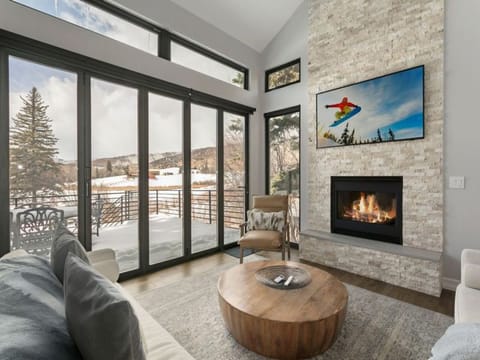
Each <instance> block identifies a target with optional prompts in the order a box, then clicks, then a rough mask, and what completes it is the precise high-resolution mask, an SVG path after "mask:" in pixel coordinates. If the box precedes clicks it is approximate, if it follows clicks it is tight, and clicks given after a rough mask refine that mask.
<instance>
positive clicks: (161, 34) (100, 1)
mask: <svg viewBox="0 0 480 360" xmlns="http://www.w3.org/2000/svg"><path fill="white" fill-rule="evenodd" d="M10 1H12V2H13V3H15V4H17V5H20V6H25V7H28V8H30V9H32V10H35V11H38V12H41V13H42V14H45V13H44V12H42V11H40V10H37V9H35V8H33V7H30V6H28V5H23V4H21V3H18V2H16V1H14V0H10ZM81 1H83V2H85V3H87V4H90V5H93V6H95V7H97V8H99V9H101V10H104V11H106V12H108V13H110V14H112V15H115V16H118V17H119V18H121V19H123V20H125V21H128V22H130V23H132V24H134V25H137V26H139V27H141V28H143V29H145V30H148V31H151V32H154V33H156V34H157V36H158V54H157V56H158V57H161V58H162V59H165V60H168V61H171V56H170V55H171V42H172V41H175V42H177V43H179V44H180V45H182V46H185V47H187V48H188V49H190V50H192V51H195V52H198V53H200V54H202V55H204V56H206V57H208V58H210V59H212V60H215V61H217V62H219V63H221V64H223V65H225V66H228V67H230V68H232V69H235V70H237V71H238V72H241V73H242V74H243V79H244V81H243V89H244V90H249V86H250V84H249V70H248V68H247V67H245V66H242V65H240V64H238V63H236V62H234V61H232V60H230V59H227V58H226V57H224V56H222V55H220V54H218V53H216V52H213V51H211V50H208V49H206V48H204V47H202V46H200V45H198V44H196V43H194V42H192V41H190V40H188V39H186V38H184V37H182V36H179V35H177V34H174V33H172V32H170V31H168V30H166V29H164V28H162V27H160V26H158V25H155V24H153V23H151V22H149V21H147V20H145V19H142V18H140V17H138V16H136V15H134V14H132V13H130V12H129V11H127V10H124V9H122V8H120V7H118V6H116V5H114V4H112V3H108V2H106V1H104V0H81ZM47 15H48V14H47ZM59 19H60V20H62V19H61V18H59ZM63 21H65V20H63ZM99 34H100V33H99ZM100 35H102V34H100ZM127 45H128V44H127ZM140 51H141V50H140ZM194 71H195V70H194ZM202 74H203V73H202ZM204 75H206V74H204ZM206 76H210V75H206ZM210 77H211V76H210ZM227 84H228V82H227ZM231 85H233V86H235V85H234V84H231Z"/></svg>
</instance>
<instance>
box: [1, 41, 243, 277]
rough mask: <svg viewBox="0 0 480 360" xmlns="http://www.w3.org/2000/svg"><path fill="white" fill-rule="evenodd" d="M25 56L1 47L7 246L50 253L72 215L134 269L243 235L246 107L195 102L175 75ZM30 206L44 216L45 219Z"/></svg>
mask: <svg viewBox="0 0 480 360" xmlns="http://www.w3.org/2000/svg"><path fill="white" fill-rule="evenodd" d="M0 41H1V37H0ZM32 52H33V51H32ZM14 54H15V55H17V53H14ZM22 56H25V58H23V57H20V56H14V55H13V54H10V52H9V50H6V49H5V48H3V47H2V46H0V72H1V73H2V74H8V76H7V78H8V86H6V85H7V83H6V82H3V79H5V76H2V77H1V78H0V85H1V87H0V88H1V89H3V90H2V91H1V92H0V115H1V118H0V125H1V128H2V129H5V130H2V132H1V134H4V137H3V139H4V140H3V141H2V142H0V148H1V149H2V153H0V168H2V169H3V168H8V170H9V171H8V175H7V174H6V172H3V176H4V179H5V180H4V181H2V182H0V198H1V199H3V200H2V201H1V202H0V210H1V211H3V212H4V213H6V214H8V215H9V218H8V219H7V217H6V216H2V217H1V218H0V225H1V226H0V230H1V231H4V232H3V233H2V234H4V235H5V234H6V233H7V231H8V235H9V236H8V239H5V240H2V239H0V245H1V248H0V251H1V252H2V254H3V253H6V252H7V251H9V250H12V249H20V248H23V249H25V250H27V251H28V252H30V253H32V254H38V255H41V256H45V257H47V256H49V252H50V248H51V242H52V239H53V236H54V233H55V230H56V229H57V228H58V227H59V226H61V225H65V226H66V227H67V228H68V229H69V230H70V231H72V232H73V233H75V234H78V236H79V240H80V241H81V242H82V244H84V246H85V247H86V249H87V250H98V249H102V248H111V249H113V250H114V251H115V252H116V256H117V260H118V262H119V265H120V271H121V273H122V274H125V275H123V276H131V275H135V274H139V273H142V272H146V271H148V270H151V269H153V268H160V267H162V266H166V265H170V264H172V263H176V262H181V261H185V260H188V259H191V258H193V257H196V256H201V255H203V254H204V253H205V252H212V251H215V250H220V249H222V248H223V246H224V245H227V246H228V245H233V243H235V242H236V241H237V240H238V239H239V230H238V226H239V224H240V223H242V222H243V221H244V218H245V203H246V199H247V197H248V196H247V194H248V192H247V188H248V182H247V178H248V177H247V173H246V166H247V162H248V161H247V153H246V149H247V146H246V141H247V140H246V139H247V138H248V133H247V128H248V126H247V123H248V117H247V115H246V112H243V113H242V112H241V110H238V111H240V113H239V114H236V113H234V111H237V109H236V108H234V107H233V108H231V107H229V103H225V104H218V103H214V104H213V105H211V106H206V105H205V104H210V98H208V97H206V99H207V101H202V102H199V104H194V103H192V102H193V100H192V97H193V96H191V94H190V93H188V94H187V93H185V94H174V93H172V92H171V91H169V90H171V89H166V90H165V91H164V92H162V90H161V87H162V85H164V84H157V86H152V87H148V86H147V85H146V84H145V82H143V81H144V79H143V78H142V79H140V80H138V79H137V80H138V81H136V79H135V77H134V76H133V75H132V74H130V75H131V76H132V78H131V79H127V78H121V77H120V76H114V75H112V74H111V73H107V72H105V73H103V72H101V73H100V72H99V71H98V70H97V69H92V68H88V69H85V68H83V66H84V64H83V63H82V65H78V63H74V64H73V65H71V66H72V67H70V66H67V65H66V64H69V63H68V61H63V62H60V61H58V62H57V61H56V60H55V59H50V60H48V59H49V57H48V54H44V55H43V56H42V57H40V56H38V57H37V56H35V54H34V53H32V54H23V53H22ZM92 61H93V60H92ZM87 65H88V64H87ZM105 66H106V65H105ZM114 70H115V69H111V71H112V72H114ZM115 71H116V70H115ZM127 77H128V76H127ZM152 81H154V80H152ZM200 103H201V104H202V105H200ZM7 105H8V106H7ZM226 109H230V111H231V112H229V111H226ZM1 134H0V135H1ZM7 136H8V138H7ZM7 152H8V157H7V156H6V155H5V156H3V155H2V154H6V153H7ZM1 176H2V173H0V177H1ZM2 204H3V205H2ZM2 206H3V208H2ZM7 207H8V212H7V211H6V210H7ZM38 214H40V215H38ZM28 216H30V217H31V218H32V219H33V217H35V219H37V218H38V219H39V221H38V223H37V224H35V228H32V227H31V221H30V223H29V222H27V221H26V220H25V219H26V218H27V217H28ZM7 221H9V222H8V223H7ZM25 224H27V226H28V227H29V228H28V229H26V228H22V226H23V225H25ZM7 225H8V226H7ZM3 238H5V237H3ZM0 255H1V254H0Z"/></svg>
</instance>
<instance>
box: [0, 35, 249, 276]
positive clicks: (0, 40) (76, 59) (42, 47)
mask: <svg viewBox="0 0 480 360" xmlns="http://www.w3.org/2000/svg"><path fill="white" fill-rule="evenodd" d="M9 56H16V57H20V58H22V59H24V60H27V61H32V62H34V63H39V64H43V65H46V66H51V67H56V68H59V69H62V70H65V71H70V72H73V73H75V74H77V101H78V103H77V140H78V143H77V149H78V160H77V161H78V163H79V165H78V180H77V181H78V185H79V188H78V196H79V198H88V194H89V192H90V191H89V187H88V181H89V179H90V178H91V176H90V175H91V174H90V170H91V166H90V160H89V159H90V156H91V136H90V135H91V130H90V124H91V116H90V115H91V113H90V90H91V87H90V79H91V78H98V79H100V80H105V81H109V82H112V83H116V84H119V85H125V86H130V87H134V88H136V89H138V99H139V101H138V114H139V119H138V135H137V136H138V144H137V146H138V156H139V169H140V171H141V174H140V177H139V180H140V181H139V195H140V198H142V196H141V195H142V194H144V193H145V192H146V191H147V190H148V189H147V186H146V179H147V176H148V162H147V161H146V160H145V159H146V158H147V155H148V140H146V141H145V138H146V134H148V124H146V123H145V119H147V120H148V117H145V114H147V113H148V93H149V92H151V93H156V94H159V95H162V96H166V97H171V98H176V99H178V100H182V101H183V104H184V115H183V132H184V145H183V152H184V159H183V161H184V163H185V164H186V165H185V166H186V171H185V172H184V179H183V181H184V184H185V183H187V184H188V183H189V182H190V178H189V176H190V168H189V167H190V157H189V155H190V153H189V151H190V150H189V147H190V141H189V140H188V139H189V137H188V136H186V134H189V133H190V121H191V119H190V106H191V104H192V103H196V104H199V105H204V106H209V107H213V108H215V109H217V111H218V113H221V114H222V118H223V113H224V112H231V113H236V114H239V115H243V116H245V121H246V129H247V131H248V121H249V118H250V114H253V113H254V112H255V108H252V107H250V106H246V105H243V104H239V103H236V102H234V101H231V100H226V99H222V98H220V97H217V96H214V95H210V94H207V93H203V92H200V91H196V90H194V89H189V88H186V87H183V86H181V85H178V84H174V83H170V82H167V81H165V80H161V79H158V78H154V77H152V76H149V75H144V74H141V73H138V72H136V71H133V70H129V69H125V68H122V67H119V66H117V65H113V64H109V63H106V62H103V61H100V60H96V59H93V58H90V57H88V56H85V55H82V54H78V53H75V52H73V51H69V50H65V49H62V48H59V47H55V46H52V45H49V44H46V43H43V42H40V41H38V40H34V39H31V38H28V37H25V36H22V35H19V34H15V33H12V32H9V31H6V30H3V29H0V140H2V141H0V170H1V171H0V184H2V186H0V204H6V205H5V206H0V256H2V255H4V254H6V253H7V252H9V251H10V224H9V208H8V204H9V196H10V194H9V190H8V186H6V187H5V184H7V185H8V184H9V181H10V179H9V168H8V164H9V155H8V154H9V133H10V128H9V116H10V113H9V111H10V109H9V108H10V104H9V101H10V100H9V94H10V88H9V65H8V62H9ZM142 114H143V115H142ZM219 119H220V117H219ZM217 131H218V130H217ZM248 140H249V136H248V133H247V134H246V137H245V147H246V149H248V147H249V142H248ZM187 149H188V151H187ZM247 154H248V153H247ZM217 161H218V160H217ZM248 170H249V169H248V159H247V160H246V167H245V171H246V187H247V190H246V197H247V198H248V187H249V182H248V179H249V175H248ZM142 174H143V175H142ZM218 176H221V177H217V178H220V179H221V178H222V177H223V173H222V172H219V175H218ZM142 180H143V181H142ZM184 191H185V195H186V196H184V213H186V211H187V210H189V209H190V203H189V202H188V201H187V200H185V199H187V198H189V194H188V192H189V188H188V187H185V188H184ZM143 198H145V196H143ZM78 206H79V214H78V216H79V219H80V223H83V227H80V228H79V240H80V241H81V242H82V243H83V245H84V246H85V248H86V249H87V250H91V246H92V244H91V226H90V225H91V223H90V222H91V217H90V215H91V214H90V207H89V206H86V202H84V201H79V205H78ZM142 206H143V207H142ZM139 207H140V208H139V216H140V218H139V252H140V253H139V256H140V257H139V268H138V269H135V270H131V271H127V272H124V273H122V274H120V278H119V280H121V281H123V280H126V279H129V278H133V277H136V276H138V275H142V274H146V273H149V272H153V271H157V270H160V269H163V268H166V267H169V266H172V265H177V264H180V263H184V262H187V261H190V260H192V259H195V258H199V257H202V256H205V255H209V254H213V253H215V252H217V251H221V250H223V249H225V248H229V247H233V246H235V245H236V244H235V243H232V244H228V245H225V244H224V242H223V232H222V233H218V234H217V239H218V246H217V247H215V248H212V249H208V250H205V251H202V252H198V253H195V254H192V253H191V248H190V247H189V246H186V242H187V241H188V240H187V237H188V236H189V231H190V228H191V227H190V224H191V219H190V217H189V216H185V217H184V256H183V257H181V258H176V259H172V260H168V261H165V262H162V263H158V264H153V265H150V264H149V262H148V260H149V259H148V244H149V233H148V231H147V230H148V228H147V227H146V225H145V224H146V221H147V220H146V219H148V216H147V215H148V213H146V210H145V209H146V206H145V205H142V204H140V205H139ZM246 209H247V208H246ZM246 209H245V210H246ZM220 211H223V204H219V205H218V207H217V216H218V214H219V212H220ZM82 219H83V221H82ZM186 236H187V237H186ZM141 239H143V241H142V240H141ZM145 239H146V240H145Z"/></svg>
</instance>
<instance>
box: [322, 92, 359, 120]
mask: <svg viewBox="0 0 480 360" xmlns="http://www.w3.org/2000/svg"><path fill="white" fill-rule="evenodd" d="M325 107H326V108H327V109H328V108H332V107H337V108H339V109H340V111H337V112H336V113H335V117H336V118H337V120H339V119H341V118H342V117H343V116H345V115H347V114H348V113H349V112H350V111H352V108H358V105H355V104H354V103H351V102H349V101H348V98H347V97H346V96H345V97H344V98H343V99H342V102H339V103H338V104H331V105H325Z"/></svg>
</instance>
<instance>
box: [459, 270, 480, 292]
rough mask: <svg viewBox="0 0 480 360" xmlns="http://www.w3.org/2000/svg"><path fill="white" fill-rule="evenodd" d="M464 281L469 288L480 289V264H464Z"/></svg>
mask: <svg viewBox="0 0 480 360" xmlns="http://www.w3.org/2000/svg"><path fill="white" fill-rule="evenodd" d="M463 267H464V269H463V275H464V278H463V281H464V283H465V285H466V286H468V287H469V288H473V289H477V290H480V265H477V264H465V265H463Z"/></svg>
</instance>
